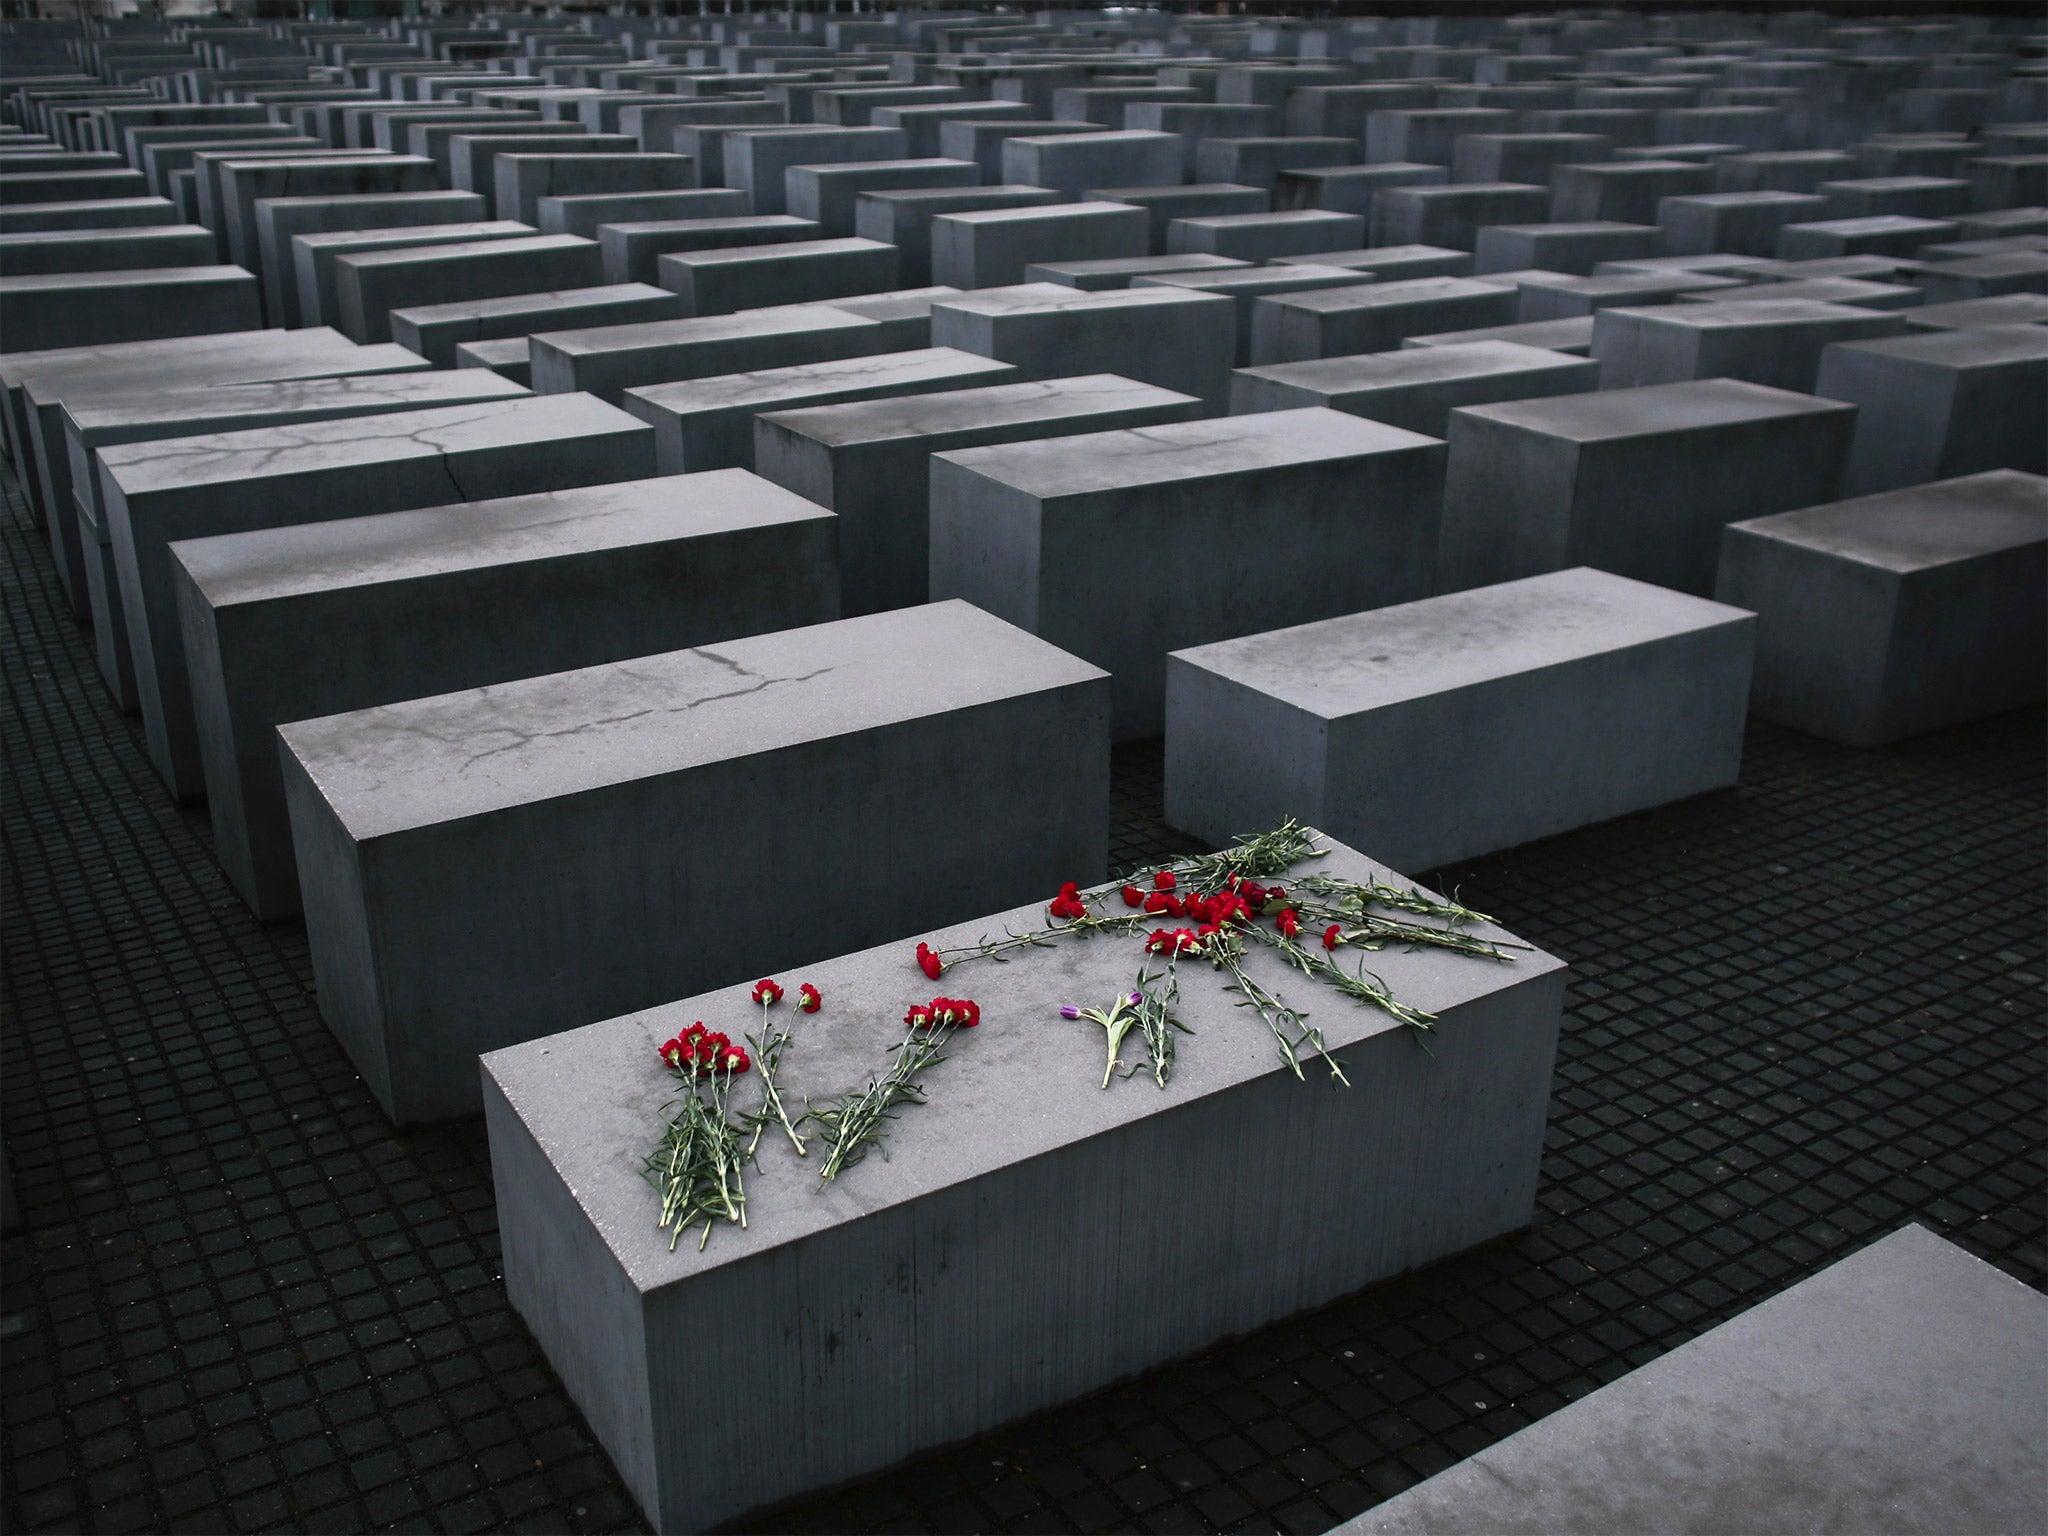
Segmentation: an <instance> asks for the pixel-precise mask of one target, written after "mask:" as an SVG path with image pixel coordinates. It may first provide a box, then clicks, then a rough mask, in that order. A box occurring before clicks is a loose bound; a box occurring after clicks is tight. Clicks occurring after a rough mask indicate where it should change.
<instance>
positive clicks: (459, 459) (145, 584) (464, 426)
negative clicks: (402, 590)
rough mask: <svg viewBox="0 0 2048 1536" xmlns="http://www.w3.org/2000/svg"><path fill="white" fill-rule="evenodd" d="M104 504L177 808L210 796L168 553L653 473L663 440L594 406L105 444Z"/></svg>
mask: <svg viewBox="0 0 2048 1536" xmlns="http://www.w3.org/2000/svg"><path fill="white" fill-rule="evenodd" d="M99 461H100V477H99V484H100V494H101V496H102V498H103V499H104V504H105V507H106V516H107V532H108V536H109V538H110V539H111V540H112V543H113V549H114V564H115V567H116V569H117V570H118V571H119V573H120V578H121V601H122V605H123V607H124V609H125V610H126V612H127V615H128V638H129V641H130V649H131V653H132V659H133V661H134V664H135V683H136V690H137V692H138V694H139V695H140V701H141V705H142V722H143V733H144V738H145V741H146V744H147V746H148V748H149V754H150V761H151V763H152V764H154V765H155V767H156V769H157V771H158V772H159V773H160V774H161V775H162V776H163V778H164V781H165V783H166V784H167V785H169V786H170V788H171V791H172V793H173V794H175V795H176V796H177V797H178V798H180V799H191V798H194V797H197V796H198V795H201V794H203V793H205V787H206V784H205V776H204V773H203V771H202V769H201V765H200V760H199V742H198V733H197V726H196V722H195V720H194V717H193V714H192V697H191V688H190V683H189V680H188V676H187V673H186V669H185V654H184V643H183V639H182V637H181V635H180V633H179V628H178V617H177V600H176V594H175V591H174V589H173V587H172V585H171V580H170V557H169V553H168V550H169V546H170V545H171V544H173V543H175V542H176V541H178V540H179V539H187V538H207V537H211V536H213V535H215V534H222V533H240V532H245V531H247V530H249V529H254V528H277V527H284V526H287V525H290V524H293V523H312V522H322V521H326V520H328V519H331V518H338V517H362V516H365V515H367V514H369V513H372V512H393V511H403V510H405V509H407V508H410V507H422V506H435V505H438V504H440V503H443V502H445V501H447V500H448V499H449V496H450V492H451V491H452V492H453V493H454V495H455V496H456V497H458V498H465V499H469V498H474V499H478V500H488V499H490V498H492V497H494V496H499V495H517V494H523V493H528V492H534V491H548V490H562V489H566V488H568V487H570V486H575V485H597V484H602V483H604V482H606V481H610V480H633V479H641V478H645V477H646V476H649V475H652V474H653V473H654V431H653V429H652V428H651V427H648V426H647V425H646V424H645V423H643V422H639V421H636V420H634V419H633V418H632V417H630V416H628V415H626V414H625V413H624V412H623V411H618V410H614V409H613V408H612V407H610V406H607V405H604V404H603V403H602V402H600V401H597V400H594V399H591V398H589V397H587V396H560V397H554V398H549V399H515V400H506V401H501V402H498V403H495V404H476V405H467V406H457V407H452V408H444V409H438V410H424V411H406V412H399V413H396V414H393V415H390V416H385V417H382V418H380V419H379V420H378V421H377V422H375V423H374V424H370V423H365V422H361V421H355V420H349V419H342V420H333V421H319V422H310V423H300V424H295V425H292V426H286V427H265V428H261V429H258V430H254V431H246V432H224V433H220V434H218V435H214V436H200V437H187V438H169V439H164V440H160V441H156V442H142V443H132V444H126V445H118V446H114V447H108V448H103V449H101V450H100V454H99Z"/></svg>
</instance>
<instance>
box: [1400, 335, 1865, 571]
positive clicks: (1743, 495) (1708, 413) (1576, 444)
mask: <svg viewBox="0 0 2048 1536" xmlns="http://www.w3.org/2000/svg"><path fill="white" fill-rule="evenodd" d="M1603 313H1607V311H1603ZM1854 423H1855V408H1854V407H1853V406H1846V405H1842V404H1839V403H1837V402H1835V401H1832V400H1816V399H1814V398H1813V397H1812V396H1810V395H1801V394H1794V393H1792V392H1790V391H1788V390H1781V389H1771V388H1768V387H1766V386H1764V385H1761V384H1748V383H1743V382H1741V381H1739V380H1735V379H1706V380H1702V381H1700V382H1698V383H1691V384H1656V385H1650V386H1648V387H1645V388H1641V389H1610V390H1602V391H1601V392H1599V393H1598V394H1586V395H1567V396H1563V397H1560V398H1557V399H1551V400H1521V401H1513V402H1509V403H1506V404H1501V405H1476V406H1466V407H1463V408H1461V409H1458V410H1455V411H1453V412H1452V413H1451V430H1450V436H1449V438H1448V439H1447V441H1448V442H1449V445H1450V464H1449V469H1448V471H1447V472H1446V474H1445V477H1444V503H1443V539H1442V546H1441V551H1440V557H1439V567H1438V590H1439V591H1446V592H1454V591H1460V590H1463V589H1464V588H1467V587H1478V586H1485V585H1488V584H1489V583H1492V582H1499V581H1509V580H1513V579H1516V578H1518V577H1522V576H1534V575H1541V574H1543V573H1545V572H1548V571H1558V570H1564V569H1566V568H1568V567H1571V566H1575V565H1590V566H1593V567H1595V568H1596V569H1599V570H1603V571H1612V572H1613V573H1615V574H1616V575H1619V576H1630V577H1633V578H1635V579H1636V580H1638V581H1647V582H1652V583H1654V584H1655V585H1657V586H1661V587H1669V588H1671V589H1672V590H1674V591H1678V592H1691V593H1694V594H1696V595H1699V596H1705V595H1706V594H1707V593H1709V592H1711V591H1713V589H1714V568H1715V565H1716V562H1717V561H1718V559H1719V556H1720V546H1721V530H1722V528H1724V527H1725V526H1726V525H1727V524H1729V523H1732V522H1737V521H1740V520H1742V519H1744V518H1750V517H1757V516H1761V515H1764V514H1767V513H1771V512H1781V511H1784V510H1786V509H1788V508H1791V507H1809V506H1813V505H1815V504H1816V503H1818V502H1823V501H1832V500H1834V498H1835V496H1836V495H1837V494H1838V490H1837V488H1838V487H1839V486H1840V484H1841V477H1842V469H1843V467H1844V465H1845V464H1846V462H1847V460H1848V450H1849V438H1850V434H1851V432H1852V431H1853V429H1854Z"/></svg>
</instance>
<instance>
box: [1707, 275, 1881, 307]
mask: <svg viewBox="0 0 2048 1536" xmlns="http://www.w3.org/2000/svg"><path fill="white" fill-rule="evenodd" d="M1920 299H1921V293H1920V290H1919V289H1918V288H1914V287H1911V286H1909V285H1907V284H1905V283H1872V282H1866V281H1865V280H1864V279H1862V278H1860V277H1808V278H1794V279H1793V280H1791V281H1790V282H1779V283H1751V284H1749V285H1748V286H1747V287H1743V286H1740V285H1737V286H1736V287H1734V288H1714V289H1706V288H1701V289H1698V290H1693V291H1690V292H1687V293H1682V294H1680V295H1679V302H1680V303H1682V304H1710V305H1716V306H1718V305H1722V304H1792V303H1820V304H1854V305H1858V306H1862V307H1865V308H1870V309H1875V308H1876V307H1877V306H1879V305H1880V304H1882V305H1884V306H1885V307H1886V308H1894V309H1903V308H1911V307H1913V306H1914V305H1917V304H1918V303H1919V302H1920ZM1887 301H1889V302H1887Z"/></svg>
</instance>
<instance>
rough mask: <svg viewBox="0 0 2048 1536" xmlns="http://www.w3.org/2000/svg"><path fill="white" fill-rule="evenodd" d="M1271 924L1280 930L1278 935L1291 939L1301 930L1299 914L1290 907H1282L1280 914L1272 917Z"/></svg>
mask: <svg viewBox="0 0 2048 1536" xmlns="http://www.w3.org/2000/svg"><path fill="white" fill-rule="evenodd" d="M1273 926H1274V927H1275V928H1278V929H1279V930H1280V937H1281V938H1283V939H1291V938H1293V937H1294V936H1295V935H1296V934H1297V933H1299V932H1301V914H1300V913H1298V912H1296V911H1295V910H1294V908H1292V907H1282V908H1281V909H1280V915H1279V916H1278V917H1276V918H1274V919H1273Z"/></svg>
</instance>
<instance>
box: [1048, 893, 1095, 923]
mask: <svg viewBox="0 0 2048 1536" xmlns="http://www.w3.org/2000/svg"><path fill="white" fill-rule="evenodd" d="M1046 910H1047V911H1048V912H1050V913H1051V914H1052V915H1053V916H1054V917H1057V918H1061V919H1064V920H1066V921H1069V922H1071V921H1072V920H1073V919H1075V918H1080V917H1086V916H1087V915H1088V908H1087V906H1086V905H1085V904H1083V902H1082V901H1081V900H1080V898H1079V897H1075V896H1055V897H1054V898H1053V899H1052V905H1051V906H1049V907H1047V908H1046Z"/></svg>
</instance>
